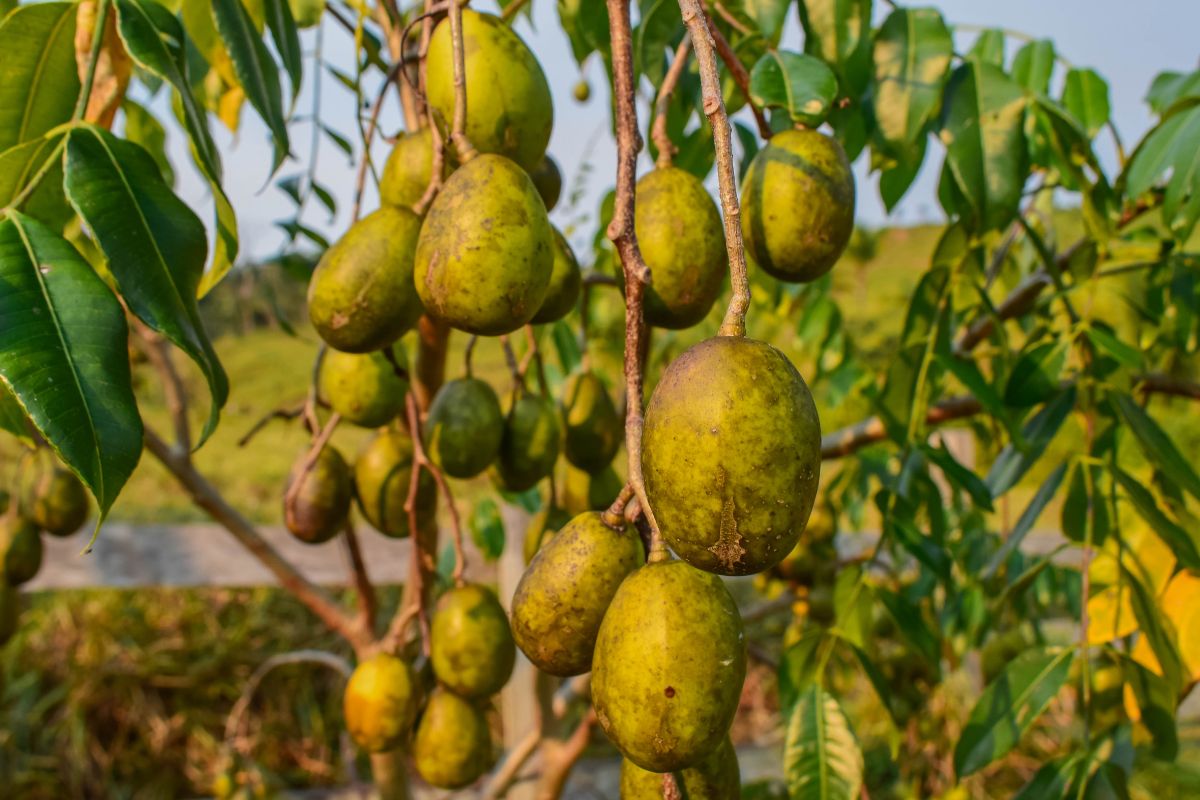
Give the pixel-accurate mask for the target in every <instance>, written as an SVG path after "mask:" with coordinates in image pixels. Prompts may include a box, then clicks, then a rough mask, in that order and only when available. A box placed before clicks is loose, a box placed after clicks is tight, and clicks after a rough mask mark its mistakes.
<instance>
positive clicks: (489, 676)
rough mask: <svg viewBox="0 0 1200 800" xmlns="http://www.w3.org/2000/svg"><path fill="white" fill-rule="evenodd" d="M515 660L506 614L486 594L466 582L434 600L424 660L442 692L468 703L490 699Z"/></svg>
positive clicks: (487, 592)
mask: <svg viewBox="0 0 1200 800" xmlns="http://www.w3.org/2000/svg"><path fill="white" fill-rule="evenodd" d="M516 657H517V650H516V646H515V645H514V644H513V635H512V631H511V630H510V629H509V625H508V615H507V614H505V613H504V608H503V606H501V605H500V601H499V600H497V599H496V595H495V593H493V592H492V590H491V589H488V588H487V587H485V586H480V585H479V584H474V583H468V584H464V585H463V586H457V587H455V588H453V589H450V590H449V591H447V592H446V593H445V594H443V595H442V596H441V597H440V598H439V599H438V604H437V609H436V611H435V612H434V614H433V621H432V622H431V638H430V655H429V658H430V661H431V663H432V664H433V671H434V674H435V675H437V679H438V680H439V681H440V682H441V684H442V685H443V686H445V687H446V688H447V689H449V690H450V691H452V692H454V693H455V694H457V695H460V696H462V697H467V698H482V697H487V696H489V695H492V694H495V693H496V692H498V691H500V689H501V688H502V687H503V686H504V684H505V683H507V682H508V678H509V676H510V675H512V669H513V663H514V662H515V660H516Z"/></svg>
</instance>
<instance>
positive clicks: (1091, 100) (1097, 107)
mask: <svg viewBox="0 0 1200 800" xmlns="http://www.w3.org/2000/svg"><path fill="white" fill-rule="evenodd" d="M1062 103H1063V105H1064V106H1066V109H1067V111H1069V112H1071V116H1073V117H1075V119H1077V120H1079V123H1080V124H1081V125H1082V126H1083V129H1084V130H1085V131H1087V135H1088V138H1091V137H1093V136H1095V135H1096V134H1097V133H1099V132H1100V129H1101V128H1103V127H1104V126H1105V124H1107V123H1108V115H1109V104H1108V83H1107V82H1106V81H1105V80H1104V79H1103V78H1101V77H1100V76H1099V75H1097V74H1096V72H1095V71H1094V70H1090V69H1071V70H1068V71H1067V80H1066V84H1065V85H1064V86H1063V96H1062Z"/></svg>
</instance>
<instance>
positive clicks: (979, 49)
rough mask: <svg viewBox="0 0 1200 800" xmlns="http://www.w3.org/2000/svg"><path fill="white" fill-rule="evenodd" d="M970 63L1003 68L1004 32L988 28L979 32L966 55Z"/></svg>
mask: <svg viewBox="0 0 1200 800" xmlns="http://www.w3.org/2000/svg"><path fill="white" fill-rule="evenodd" d="M967 58H968V59H970V60H971V61H979V62H982V63H984V64H992V65H993V66H997V67H1000V68H1001V69H1003V68H1004V31H1002V30H999V29H998V28H988V29H986V30H984V31H983V32H981V33H980V34H979V36H978V37H977V38H976V39H975V44H973V45H971V50H970V51H969V52H968V53H967Z"/></svg>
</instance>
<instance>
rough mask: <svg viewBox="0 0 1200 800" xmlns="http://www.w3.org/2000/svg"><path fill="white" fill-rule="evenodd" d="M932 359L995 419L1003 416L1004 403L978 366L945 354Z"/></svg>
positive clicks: (938, 354) (969, 361)
mask: <svg viewBox="0 0 1200 800" xmlns="http://www.w3.org/2000/svg"><path fill="white" fill-rule="evenodd" d="M934 358H935V359H936V360H937V362H938V364H939V365H940V366H941V367H942V368H944V369H945V370H946V371H947V372H949V373H950V374H951V375H953V376H954V377H955V378H957V379H958V382H959V383H961V384H962V385H963V386H964V387H966V389H967V391H968V392H970V393H971V396H972V397H974V398H975V399H976V400H978V401H979V404H980V405H982V406H983V408H984V410H986V411H987V412H988V413H989V414H992V415H993V416H996V417H1001V416H1003V415H1004V403H1003V401H1001V399H1000V394H999V393H998V392H997V391H996V389H995V387H993V386H992V385H991V384H990V383H988V381H987V379H986V378H984V377H983V373H982V372H980V371H979V365H977V364H976V363H975V362H974V361H972V360H970V359H969V358H960V357H958V356H954V355H950V354H946V353H937V354H936V355H935V356H934Z"/></svg>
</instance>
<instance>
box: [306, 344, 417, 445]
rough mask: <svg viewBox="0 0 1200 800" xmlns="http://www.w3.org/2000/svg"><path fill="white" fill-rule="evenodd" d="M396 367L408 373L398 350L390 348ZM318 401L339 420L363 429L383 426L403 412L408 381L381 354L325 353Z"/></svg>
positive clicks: (404, 361) (329, 351)
mask: <svg viewBox="0 0 1200 800" xmlns="http://www.w3.org/2000/svg"><path fill="white" fill-rule="evenodd" d="M392 351H393V353H394V354H395V358H396V364H398V365H399V366H400V368H401V369H407V367H408V363H407V360H406V358H405V355H404V349H403V348H401V347H395V348H392ZM318 388H319V389H320V394H321V397H322V398H323V399H324V400H325V402H327V403H328V404H329V407H330V408H332V409H333V410H334V411H336V412H338V413H339V414H341V415H342V419H344V420H346V421H347V422H352V423H354V424H355V425H361V426H362V427H364V428H378V427H379V426H381V425H386V424H387V423H388V422H390V421H391V420H392V418H393V417H395V416H396V415H397V414H399V413H400V411H401V409H403V408H404V397H405V395H407V394H408V381H407V380H405V379H404V378H402V377H401V376H400V375H399V374H397V372H396V367H395V366H394V365H393V364H392V362H390V361H389V360H388V359H387V357H386V356H384V354H383V353H382V352H374V353H362V354H359V353H342V352H340V351H338V350H328V351H326V353H325V356H324V357H323V359H322V360H321V372H320V376H319V380H318Z"/></svg>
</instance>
